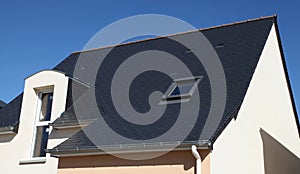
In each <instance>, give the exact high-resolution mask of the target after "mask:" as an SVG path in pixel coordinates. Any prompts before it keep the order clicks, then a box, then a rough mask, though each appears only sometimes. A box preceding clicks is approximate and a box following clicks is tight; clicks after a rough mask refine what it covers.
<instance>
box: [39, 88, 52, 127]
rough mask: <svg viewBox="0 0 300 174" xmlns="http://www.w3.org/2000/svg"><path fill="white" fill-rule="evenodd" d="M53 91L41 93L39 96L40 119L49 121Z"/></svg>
mask: <svg viewBox="0 0 300 174" xmlns="http://www.w3.org/2000/svg"><path fill="white" fill-rule="evenodd" d="M52 99H53V93H52V92H51V93H43V94H42V96H41V101H42V106H41V112H40V121H50V117H51V108H52Z"/></svg>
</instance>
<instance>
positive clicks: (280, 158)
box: [260, 129, 300, 174]
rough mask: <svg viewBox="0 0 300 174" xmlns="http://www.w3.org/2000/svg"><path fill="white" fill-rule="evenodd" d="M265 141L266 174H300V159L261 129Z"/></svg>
mask: <svg viewBox="0 0 300 174" xmlns="http://www.w3.org/2000/svg"><path fill="white" fill-rule="evenodd" d="M260 135H261V138H262V141H263V151H264V166H265V174H283V173H284V174H298V173H299V172H300V159H299V158H298V157H297V156H296V155H294V154H293V153H292V152H291V151H289V150H288V149H287V148H286V147H284V146H283V145H282V144H281V143H279V142H278V141H277V140H276V139H274V138H273V137H272V136H271V135H270V134H268V133H267V132H266V131H264V130H263V129H260Z"/></svg>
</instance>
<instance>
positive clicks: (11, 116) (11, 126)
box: [0, 93, 23, 132]
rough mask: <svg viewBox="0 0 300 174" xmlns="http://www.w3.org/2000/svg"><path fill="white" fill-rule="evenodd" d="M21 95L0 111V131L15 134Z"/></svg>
mask: <svg viewBox="0 0 300 174" xmlns="http://www.w3.org/2000/svg"><path fill="white" fill-rule="evenodd" d="M22 99H23V93H21V94H20V95H18V96H17V97H16V98H15V99H13V100H12V101H11V102H9V103H8V104H7V105H5V107H4V108H2V109H1V110H0V130H1V131H15V132H17V129H18V124H19V118H20V113H21V105H22Z"/></svg>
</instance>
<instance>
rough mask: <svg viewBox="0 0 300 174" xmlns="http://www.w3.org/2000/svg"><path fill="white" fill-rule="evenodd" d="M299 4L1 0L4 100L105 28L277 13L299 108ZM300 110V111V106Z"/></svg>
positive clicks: (0, 94) (265, 0)
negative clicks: (122, 22)
mask: <svg viewBox="0 0 300 174" xmlns="http://www.w3.org/2000/svg"><path fill="white" fill-rule="evenodd" d="M299 8H300V2H297V1H291V0H286V1H274V0H260V1H259V0H252V1H240V0H236V1H233V0H226V1H213V2H210V1H203V2H201V1H199V0H197V1H196V0H195V1H190V0H185V1H180V2H176V1H174V0H164V1H161V0H160V1H158V0H151V1H150V0H144V1H142V0H130V1H124V0H122V1H121V0H120V1H115V0H110V1H107V2H100V1H96V0H95V1H92V0H85V1H71V0H65V1H58V0H52V1H48V2H42V1H30V0H29V1H21V0H20V1H15V0H11V1H2V2H1V3H0V22H1V23H0V26H1V27H0V39H1V42H0V59H1V64H0V66H1V68H0V75H1V85H0V99H1V100H3V101H5V102H9V101H10V100H12V99H13V98H14V97H15V96H17V95H18V94H19V93H21V92H22V90H23V87H24V78H26V77H27V76H29V75H31V74H33V73H35V72H37V71H39V70H42V69H51V68H52V67H54V66H55V65H56V64H58V63H59V62H60V61H62V60H63V59H64V58H65V57H67V56H68V55H69V54H70V53H71V52H74V51H79V50H82V48H83V47H84V45H85V44H86V42H87V41H88V40H89V39H90V38H91V37H92V36H93V35H94V34H95V33H96V32H98V31H99V30H100V29H102V28H103V27H105V26H107V25H109V24H110V23H112V22H114V21H117V20H119V19H122V18H125V17H129V16H132V15H140V14H163V15H169V16H173V17H176V18H179V19H182V20H184V21H186V22H188V23H190V24H192V25H193V26H195V27H196V28H205V27H210V26H215V25H220V24H226V23H231V22H235V21H241V20H246V19H251V18H257V17H261V16H269V15H273V14H275V13H276V14H277V15H278V23H279V29H280V33H281V39H282V42H283V49H284V53H285V57H286V62H287V67H288V72H289V75H290V80H291V84H292V89H293V93H294V97H295V100H296V105H297V108H298V110H299V109H300V71H299V67H300V66H299V65H300V58H299V53H298V51H299V48H300V47H299V41H298V40H299V38H300V37H299V27H300V22H299V21H300V20H299V19H300V13H299ZM299 111H300V110H299Z"/></svg>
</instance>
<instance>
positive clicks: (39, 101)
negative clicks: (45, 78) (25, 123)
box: [30, 86, 54, 158]
mask: <svg viewBox="0 0 300 174" xmlns="http://www.w3.org/2000/svg"><path fill="white" fill-rule="evenodd" d="M53 89H54V87H53V86H52V87H51V88H49V89H44V90H38V91H37V102H36V104H37V107H36V108H37V110H36V114H35V120H34V130H33V137H32V141H31V152H30V157H31V158H45V157H34V151H35V148H36V138H37V128H38V127H41V126H49V128H48V130H47V132H48V134H50V132H51V130H52V127H51V126H50V123H51V122H52V120H51V118H52V112H51V116H50V120H49V121H40V114H41V112H42V111H41V109H42V95H43V94H45V93H53V95H54V90H53ZM52 100H53V99H52ZM52 107H53V101H52ZM52 107H51V111H52Z"/></svg>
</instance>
